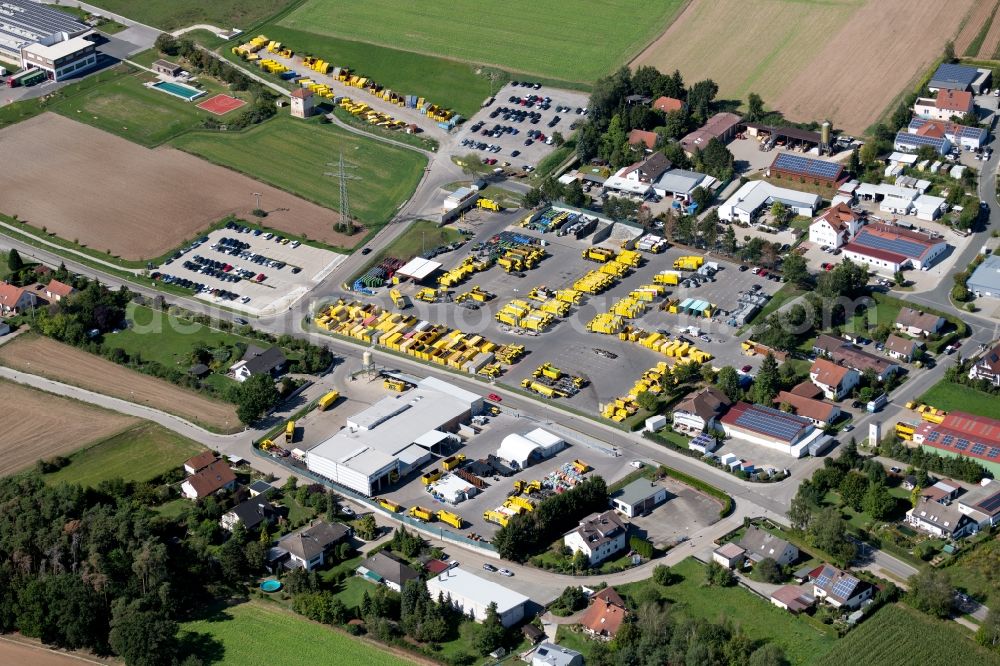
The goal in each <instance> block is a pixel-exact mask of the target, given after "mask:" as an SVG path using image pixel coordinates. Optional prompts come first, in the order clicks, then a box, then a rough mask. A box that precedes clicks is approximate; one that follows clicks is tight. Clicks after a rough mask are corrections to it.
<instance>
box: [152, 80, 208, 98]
mask: <svg viewBox="0 0 1000 666" xmlns="http://www.w3.org/2000/svg"><path fill="white" fill-rule="evenodd" d="M153 87H154V88H156V89H157V90H162V91H163V92H165V93H167V94H168V95H173V96H174V97H180V98H181V99H183V100H184V101H187V102H190V101H191V100H193V99H195V98H197V97H201V96H202V95H204V94H205V92H204V91H203V90H198V89H197V88H192V87H191V86H186V85H184V84H183V83H172V82H170V81H158V82H157V83H154V84H153Z"/></svg>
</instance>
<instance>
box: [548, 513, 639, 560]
mask: <svg viewBox="0 0 1000 666" xmlns="http://www.w3.org/2000/svg"><path fill="white" fill-rule="evenodd" d="M627 531H628V530H627V529H626V527H625V523H624V522H623V521H622V519H621V518H620V517H619V516H618V514H617V513H615V512H614V511H605V512H604V513H593V514H591V515H589V516H587V517H586V518H584V519H583V520H581V521H580V524H579V526H577V528H576V529H575V530H573V531H572V532H569V533H567V534H566V536H564V537H563V543H564V544H566V545H567V546H568V547H569V548H570V550H572V551H573V553H578V552H582V553H583V554H584V555H586V556H587V560H588V561H589V562H590V564H591V565H594V564H598V563H600V562H603V561H604V560H606V559H608V558H609V557H611V556H613V555H615V554H616V553H620V552H621V551H623V550H625V535H626V533H627Z"/></svg>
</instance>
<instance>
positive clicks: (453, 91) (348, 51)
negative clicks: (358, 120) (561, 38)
mask: <svg viewBox="0 0 1000 666" xmlns="http://www.w3.org/2000/svg"><path fill="white" fill-rule="evenodd" d="M261 32H262V33H263V34H265V35H267V36H268V37H269V38H271V39H275V40H278V41H280V42H282V43H284V44H287V45H288V46H289V47H291V48H292V49H293V50H294V51H295V52H296V53H310V54H313V55H316V56H319V57H321V58H323V59H325V60H327V61H329V62H333V63H335V64H336V65H337V66H340V67H350V68H351V69H352V70H354V71H356V72H358V73H359V74H361V75H362V76H366V77H368V78H371V79H374V80H375V81H378V82H379V83H381V84H382V85H383V86H385V87H386V88H390V89H392V90H396V91H399V92H400V93H403V94H406V95H418V96H420V97H426V98H427V99H428V100H429V101H430V102H432V103H435V104H440V105H442V106H446V107H449V108H452V109H454V110H456V111H458V112H459V113H461V114H462V115H463V116H465V117H466V118H468V117H470V116H471V115H472V114H473V113H475V112H476V111H477V110H478V109H479V108H480V105H481V104H482V103H483V100H484V99H486V98H487V97H489V96H490V81H489V79H487V78H486V76H483V75H480V74H477V73H476V69H477V68H476V67H475V66H474V65H470V64H469V63H465V62H457V61H454V60H447V59H445V58H437V57H434V56H426V55H420V54H416V53H411V52H409V51H402V50H399V49H395V48H390V47H385V46H377V45H375V44H366V43H364V42H358V41H351V40H348V39H338V38H336V37H332V36H328V35H319V34H314V33H312V32H307V31H303V30H293V29H291V28H288V27H285V26H283V25H274V24H269V25H267V26H265V27H264V28H263V29H262V30H261ZM227 53H228V51H227ZM227 57H230V56H228V55H227ZM507 78H508V77H507V76H506V75H502V78H501V79H500V81H498V82H497V84H496V85H497V86H499V85H500V84H501V83H503V82H505V81H506V80H507Z"/></svg>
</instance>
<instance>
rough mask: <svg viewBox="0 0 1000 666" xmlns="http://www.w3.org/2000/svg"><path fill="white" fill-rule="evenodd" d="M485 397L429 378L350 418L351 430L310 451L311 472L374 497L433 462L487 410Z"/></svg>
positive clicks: (348, 421) (338, 434)
mask: <svg viewBox="0 0 1000 666" xmlns="http://www.w3.org/2000/svg"><path fill="white" fill-rule="evenodd" d="M482 406H483V399H482V397H480V396H478V395H476V394H474V393H470V392H469V391H465V390H464V389H460V388H458V387H457V386H453V385H451V384H448V383H447V382H443V381H441V380H439V379H435V378H433V377H428V378H427V379H424V380H421V381H420V382H419V383H418V385H417V387H416V388H414V389H412V390H410V391H407V392H406V393H402V394H400V395H398V396H389V397H386V398H383V399H382V400H379V401H378V402H376V403H375V404H374V405H372V406H370V407H368V408H367V409H364V410H362V411H361V412H359V413H357V414H355V415H354V416H351V417H349V418H348V419H347V426H346V427H345V428H344V429H342V430H341V431H340V432H338V433H337V434H335V435H333V436H332V437H330V438H328V439H326V440H325V441H323V442H320V443H319V444H318V445H316V446H315V447H313V448H312V449H310V450H309V451H307V452H306V466H307V467H308V469H309V471H310V472H313V473H314V474H318V475H320V476H322V477H325V478H327V479H329V480H330V481H332V482H334V483H336V484H339V485H341V486H344V487H346V488H350V489H351V490H353V491H355V492H357V493H360V494H362V495H366V496H371V495H374V494H376V493H378V492H379V491H380V490H382V489H383V488H385V487H386V486H387V485H388V484H389V483H391V482H392V481H393V480H395V479H397V478H398V477H401V476H404V475H405V474H408V473H410V472H411V471H413V470H415V469H417V468H418V467H420V466H421V465H423V464H424V463H426V462H428V461H429V460H430V459H431V458H432V457H433V454H434V453H440V452H441V450H442V448H443V447H444V446H445V445H447V444H448V443H449V442H453V441H454V440H455V435H453V434H452V433H453V432H454V431H455V430H457V429H458V426H459V424H461V423H465V422H468V420H469V419H470V418H471V417H472V415H474V414H478V413H479V412H480V411H482Z"/></svg>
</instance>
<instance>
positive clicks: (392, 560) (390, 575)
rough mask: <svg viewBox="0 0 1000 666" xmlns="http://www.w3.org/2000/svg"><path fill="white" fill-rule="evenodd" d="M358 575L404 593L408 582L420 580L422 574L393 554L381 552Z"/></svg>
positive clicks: (369, 559) (362, 567)
mask: <svg viewBox="0 0 1000 666" xmlns="http://www.w3.org/2000/svg"><path fill="white" fill-rule="evenodd" d="M357 572H358V575H360V576H363V577H365V578H366V579H368V580H370V581H374V582H376V583H382V584H384V585H385V586H386V587H388V588H389V589H390V590H392V591H394V592H402V591H403V586H404V585H406V581H408V580H419V579H420V574H419V573H418V572H417V571H416V570H414V569H413V568H412V567H410V566H409V565H408V564H406V562H403V561H402V560H400V559H399V558H398V557H396V556H395V555H393V554H392V553H388V552H386V551H384V550H380V551H379V552H377V553H375V554H374V555H372V556H371V557H369V558H368V559H366V560H365V561H364V562H362V563H361V566H359V567H358V569H357Z"/></svg>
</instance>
